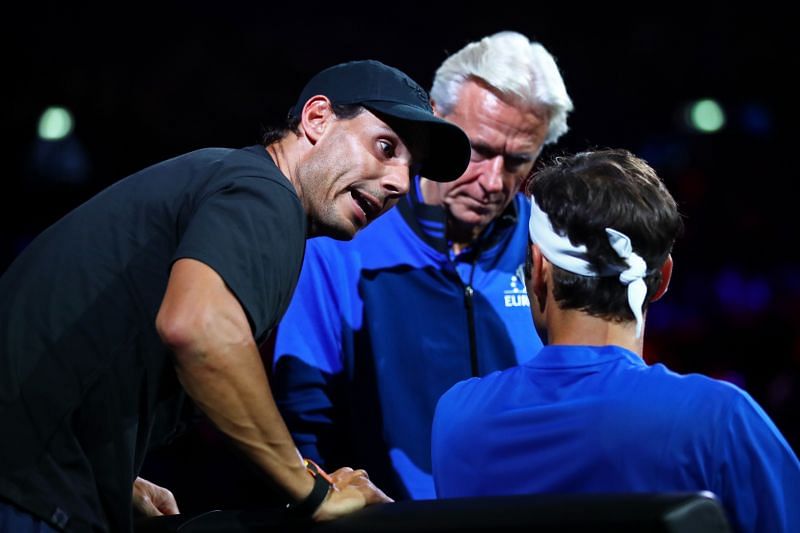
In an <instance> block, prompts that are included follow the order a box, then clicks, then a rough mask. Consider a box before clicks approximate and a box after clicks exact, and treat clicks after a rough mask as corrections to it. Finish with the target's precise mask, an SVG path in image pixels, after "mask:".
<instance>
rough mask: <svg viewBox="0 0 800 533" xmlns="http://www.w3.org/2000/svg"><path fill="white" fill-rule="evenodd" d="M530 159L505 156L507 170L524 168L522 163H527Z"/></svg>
mask: <svg viewBox="0 0 800 533" xmlns="http://www.w3.org/2000/svg"><path fill="white" fill-rule="evenodd" d="M527 162H528V160H527V159H524V158H522V157H509V156H506V157H505V166H506V169H507V170H512V171H513V170H519V169H520V168H522V165H524V164H525V163H527Z"/></svg>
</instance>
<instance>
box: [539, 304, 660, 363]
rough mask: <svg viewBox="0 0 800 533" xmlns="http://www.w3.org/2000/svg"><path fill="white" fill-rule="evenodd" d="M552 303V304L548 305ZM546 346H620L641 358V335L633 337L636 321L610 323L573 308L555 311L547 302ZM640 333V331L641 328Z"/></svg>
mask: <svg viewBox="0 0 800 533" xmlns="http://www.w3.org/2000/svg"><path fill="white" fill-rule="evenodd" d="M551 304H552V305H551ZM548 307H550V308H551V309H550V310H548V312H547V317H546V328H547V336H548V344H556V345H559V344H560V345H572V346H607V345H614V346H620V347H622V348H625V349H626V350H629V351H631V352H633V353H635V354H636V355H638V356H639V357H642V354H643V353H644V352H643V344H644V343H643V339H644V335H642V337H640V338H638V339H637V338H636V322H635V321H627V322H610V321H608V320H605V319H603V318H599V317H595V316H591V315H588V314H586V313H585V312H583V311H578V310H575V309H567V310H563V309H558V308H557V306H556V305H555V302H554V301H550V302H548ZM642 329H643V330H644V328H642Z"/></svg>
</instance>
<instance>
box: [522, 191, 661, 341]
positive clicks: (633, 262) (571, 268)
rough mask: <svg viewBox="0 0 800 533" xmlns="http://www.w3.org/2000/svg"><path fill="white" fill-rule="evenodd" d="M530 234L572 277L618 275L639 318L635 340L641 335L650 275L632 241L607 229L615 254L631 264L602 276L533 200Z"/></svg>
mask: <svg viewBox="0 0 800 533" xmlns="http://www.w3.org/2000/svg"><path fill="white" fill-rule="evenodd" d="M528 232H529V233H530V236H531V241H533V242H534V243H536V244H538V245H539V248H540V249H541V250H542V254H544V256H545V257H546V258H547V260H548V261H550V262H551V263H553V264H554V265H556V266H557V267H559V268H563V269H564V270H566V271H568V272H572V273H573V274H578V275H579V276H588V277H593V278H594V277H605V276H614V275H616V274H619V281H620V282H621V283H622V284H623V285H626V286H627V287H628V305H629V306H630V308H631V311H632V312H633V316H634V317H636V338H637V339H638V338H639V337H641V335H642V322H643V319H642V306H644V299H645V297H646V296H647V285H646V284H645V282H644V279H643V278H644V277H645V276H646V275H647V263H645V261H644V259H642V258H641V256H639V255H638V254H636V252H634V251H633V245H632V244H631V240H630V239H629V238H628V236H627V235H625V234H624V233H620V232H619V231H617V230H615V229H611V228H606V234H607V235H608V241H609V243H610V244H611V247H612V248H614V251H615V252H617V255H619V256H620V257H621V258H622V259H625V262H626V263H627V264H628V268H627V269H624V270H622V271H621V272H620V270H619V269H614V268H613V267H609V268H607V269H606V270H604V271H603V272H598V271H597V269H596V268H595V267H594V266H593V265H592V263H590V262H589V261H588V260H587V259H586V255H587V254H586V246H584V245H580V246H575V245H573V244H572V242H571V241H570V240H569V237H567V236H566V235H561V234H559V233H556V231H555V230H554V229H553V225H552V224H551V223H550V218H549V217H548V216H547V213H545V212H544V211H542V210H541V208H540V207H539V205H538V204H537V203H536V198H534V197H531V219H530V222H529V223H528Z"/></svg>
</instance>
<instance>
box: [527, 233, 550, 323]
mask: <svg viewBox="0 0 800 533" xmlns="http://www.w3.org/2000/svg"><path fill="white" fill-rule="evenodd" d="M530 247H531V279H530V280H526V282H527V283H529V284H530V285H529V287H530V290H531V292H532V293H533V295H535V296H536V301H537V302H539V310H540V311H542V312H544V307H545V303H546V302H547V275H548V273H549V271H550V263H549V262H548V261H547V260H546V259H545V258H544V255H543V254H542V250H541V249H540V248H539V245H537V244H530Z"/></svg>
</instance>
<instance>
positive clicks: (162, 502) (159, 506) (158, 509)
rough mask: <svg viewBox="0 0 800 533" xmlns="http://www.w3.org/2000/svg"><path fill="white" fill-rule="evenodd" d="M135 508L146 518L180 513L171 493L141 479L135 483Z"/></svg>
mask: <svg viewBox="0 0 800 533" xmlns="http://www.w3.org/2000/svg"><path fill="white" fill-rule="evenodd" d="M133 508H134V509H136V510H137V511H139V512H140V513H142V514H143V515H145V516H161V515H165V514H179V513H180V511H179V510H178V504H177V502H176V501H175V496H173V495H172V493H171V492H170V491H168V490H167V489H165V488H164V487H159V486H158V485H156V484H155V483H151V482H149V481H147V480H146V479H142V478H140V477H137V478H136V481H134V482H133Z"/></svg>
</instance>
